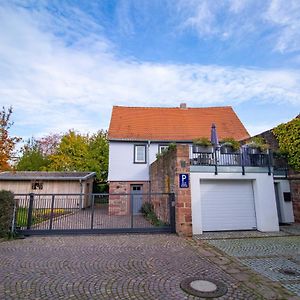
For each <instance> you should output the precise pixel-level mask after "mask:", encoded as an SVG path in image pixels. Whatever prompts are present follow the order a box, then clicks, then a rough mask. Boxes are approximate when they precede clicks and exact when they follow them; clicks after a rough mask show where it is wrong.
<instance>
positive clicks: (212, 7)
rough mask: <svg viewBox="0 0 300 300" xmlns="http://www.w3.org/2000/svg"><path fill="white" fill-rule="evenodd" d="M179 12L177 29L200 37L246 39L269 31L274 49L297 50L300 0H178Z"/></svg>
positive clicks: (269, 38)
mask: <svg viewBox="0 0 300 300" xmlns="http://www.w3.org/2000/svg"><path fill="white" fill-rule="evenodd" d="M178 11H179V12H180V20H181V21H180V22H181V25H180V28H181V29H183V30H190V29H192V30H195V31H196V32H197V33H198V35H199V37H200V38H211V37H217V38H219V39H220V40H224V39H229V38H234V39H239V38H243V39H245V37H249V34H254V35H256V36H257V35H260V34H262V36H264V35H265V34H266V32H267V31H269V36H268V40H269V41H271V43H273V49H274V51H277V52H281V53H289V52H296V51H299V50H300V1H299V0H267V1H249V0H233V1H225V0H218V1H206V0H204V1H196V0H181V1H179V3H178ZM263 38H264V37H262V39H263Z"/></svg>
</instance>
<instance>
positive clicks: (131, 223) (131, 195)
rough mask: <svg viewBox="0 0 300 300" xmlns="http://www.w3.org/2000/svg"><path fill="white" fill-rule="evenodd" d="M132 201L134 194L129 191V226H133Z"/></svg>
mask: <svg viewBox="0 0 300 300" xmlns="http://www.w3.org/2000/svg"><path fill="white" fill-rule="evenodd" d="M133 202H134V196H133V194H132V193H130V213H131V217H130V226H131V228H133Z"/></svg>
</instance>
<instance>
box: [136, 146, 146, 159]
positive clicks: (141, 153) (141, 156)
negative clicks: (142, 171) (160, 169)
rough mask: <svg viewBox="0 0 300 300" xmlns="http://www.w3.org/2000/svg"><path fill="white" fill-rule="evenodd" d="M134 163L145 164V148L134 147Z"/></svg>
mask: <svg viewBox="0 0 300 300" xmlns="http://www.w3.org/2000/svg"><path fill="white" fill-rule="evenodd" d="M134 158H135V162H146V146H144V145H136V146H135V157H134Z"/></svg>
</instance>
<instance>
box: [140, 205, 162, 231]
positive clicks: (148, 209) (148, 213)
mask: <svg viewBox="0 0 300 300" xmlns="http://www.w3.org/2000/svg"><path fill="white" fill-rule="evenodd" d="M141 212H142V214H143V215H144V216H145V218H146V219H147V220H148V221H149V222H150V223H151V224H152V225H154V226H164V225H165V223H164V222H162V221H161V220H159V219H158V217H157V216H156V214H155V211H154V207H153V204H152V203H151V202H144V203H143V205H142V208H141Z"/></svg>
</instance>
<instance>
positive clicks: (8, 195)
mask: <svg viewBox="0 0 300 300" xmlns="http://www.w3.org/2000/svg"><path fill="white" fill-rule="evenodd" d="M13 212H14V194H13V193H12V192H9V191H5V190H1V191H0V237H7V236H9V234H10V229H11V222H12V216H13Z"/></svg>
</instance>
